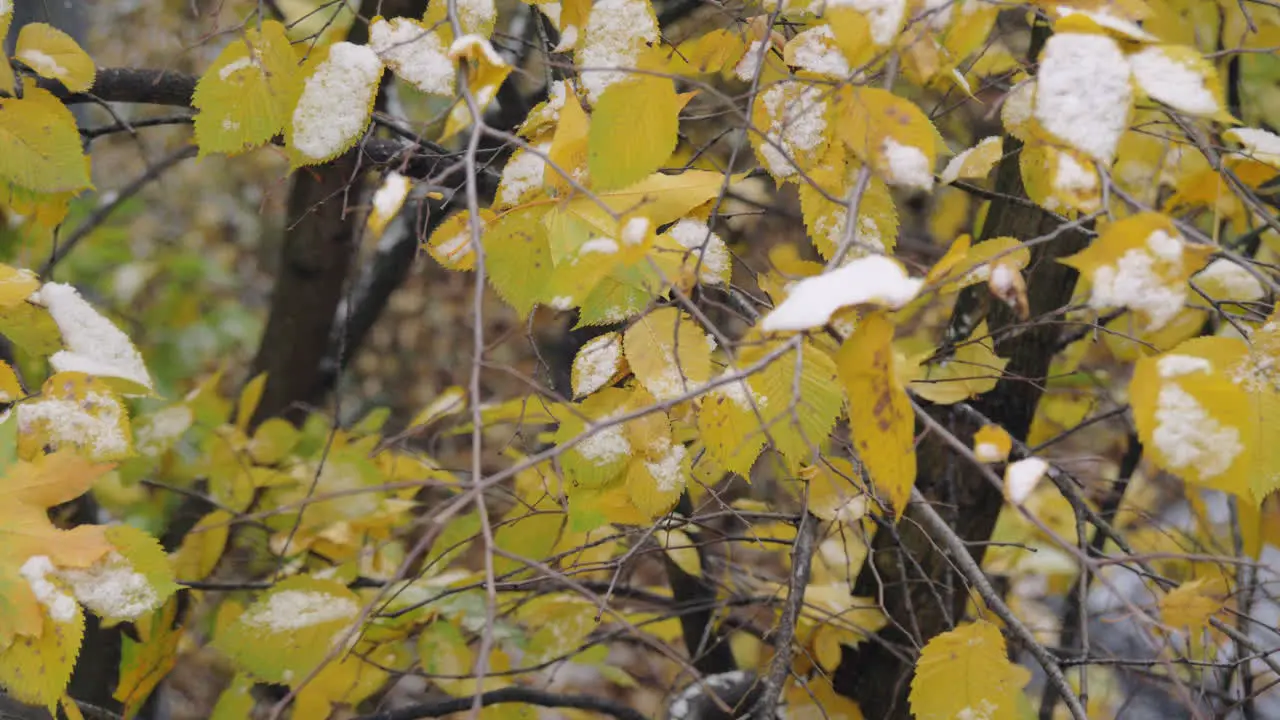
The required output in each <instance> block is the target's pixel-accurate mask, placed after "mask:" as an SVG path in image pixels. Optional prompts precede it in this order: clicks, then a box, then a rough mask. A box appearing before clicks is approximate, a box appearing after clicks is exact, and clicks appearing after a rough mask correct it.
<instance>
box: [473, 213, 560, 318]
mask: <svg viewBox="0 0 1280 720" xmlns="http://www.w3.org/2000/svg"><path fill="white" fill-rule="evenodd" d="M545 212H546V208H543V207H529V208H521V209H518V210H513V211H511V212H509V213H507V214H505V215H503V216H502V217H501V218H498V219H497V220H495V221H494V223H493V224H492V225H491V226H489V227H487V228H485V233H484V238H483V245H484V254H485V272H486V273H487V274H488V276H489V282H490V284H492V285H493V289H494V290H496V291H497V292H498V295H499V296H501V297H502V299H503V300H505V301H507V303H508V304H509V305H511V307H513V308H515V309H516V312H518V313H520V316H521V317H524V316H526V315H528V314H529V311H530V310H532V309H533V306H534V305H535V304H537V303H538V301H539V300H541V299H542V297H543V294H544V293H543V288H544V287H545V286H546V283H547V278H548V277H550V275H551V270H552V262H551V247H550V244H549V241H548V238H547V229H546V225H544V224H543V222H542V215H543V213H545Z"/></svg>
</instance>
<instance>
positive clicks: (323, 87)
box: [285, 42, 382, 166]
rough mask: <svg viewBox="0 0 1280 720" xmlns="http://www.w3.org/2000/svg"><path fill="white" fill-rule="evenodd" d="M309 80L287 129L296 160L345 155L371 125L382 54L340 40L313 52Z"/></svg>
mask: <svg viewBox="0 0 1280 720" xmlns="http://www.w3.org/2000/svg"><path fill="white" fill-rule="evenodd" d="M303 73H304V75H305V76H306V81H305V83H304V85H303V88H302V94H301V96H300V97H299V98H298V103H297V105H296V106H295V107H294V109H293V114H292V115H291V117H290V119H289V123H288V128H287V132H286V133H285V140H286V144H287V145H288V147H289V149H290V150H291V151H292V154H293V162H294V165H296V166H298V165H314V164H317V163H322V162H327V161H329V160H332V159H333V158H335V157H337V156H339V155H341V154H342V153H343V152H345V151H346V150H347V149H348V148H350V147H351V146H352V145H354V144H355V142H356V141H357V140H359V139H360V136H361V135H362V134H363V133H364V131H365V128H366V127H368V125H369V114H370V113H371V112H372V110H373V98H374V96H375V95H376V94H377V92H378V83H379V81H380V80H381V79H382V60H381V59H380V58H379V57H378V54H377V53H376V52H374V51H373V50H372V49H370V48H369V47H368V46H365V45H353V44H351V43H349V42H338V43H334V44H333V45H330V46H329V47H327V48H325V49H322V50H319V51H317V52H315V53H313V54H312V56H311V58H310V59H308V61H307V64H306V66H304V70H303Z"/></svg>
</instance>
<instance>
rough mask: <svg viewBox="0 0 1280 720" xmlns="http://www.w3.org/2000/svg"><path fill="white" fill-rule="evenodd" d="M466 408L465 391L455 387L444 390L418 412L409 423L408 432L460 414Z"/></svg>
mask: <svg viewBox="0 0 1280 720" xmlns="http://www.w3.org/2000/svg"><path fill="white" fill-rule="evenodd" d="M466 407H467V391H466V390H463V389H462V388H461V387H459V386H457V385H453V386H451V387H449V388H446V389H445V390H444V391H442V392H441V393H440V394H439V395H437V396H436V399H435V400H432V401H431V402H430V403H428V404H427V406H426V407H424V408H422V409H421V410H419V411H418V414H417V415H414V416H413V419H412V420H410V421H409V426H408V428H407V429H408V430H412V429H414V428H420V427H425V426H427V425H430V424H431V423H433V422H435V421H437V420H439V419H440V418H443V417H448V416H449V415H453V414H455V413H459V412H462V411H463V410H464V409H466Z"/></svg>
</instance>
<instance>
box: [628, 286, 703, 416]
mask: <svg viewBox="0 0 1280 720" xmlns="http://www.w3.org/2000/svg"><path fill="white" fill-rule="evenodd" d="M709 343H710V338H709V336H708V335H707V334H706V333H705V332H703V330H702V328H701V327H699V325H698V323H697V321H695V320H694V319H693V318H691V317H689V316H688V315H685V314H684V313H682V312H680V311H679V310H678V309H676V308H674V307H666V308H660V309H658V310H655V311H653V312H651V313H649V314H648V315H646V316H644V317H642V318H640V319H639V320H638V321H636V323H635V324H634V325H632V326H631V327H630V328H628V329H627V333H626V336H625V338H624V346H625V348H626V355H627V362H628V363H629V364H630V365H631V370H632V372H634V373H635V375H636V379H637V380H639V381H640V384H641V385H643V386H644V387H645V389H646V390H648V391H649V392H650V393H651V394H652V395H653V396H654V397H655V398H657V399H658V400H671V399H673V398H676V397H679V396H681V395H683V394H685V393H687V392H688V391H690V390H692V389H694V388H697V387H698V386H700V385H703V384H705V383H706V382H707V379H708V377H710V374H711V346H710V344H709Z"/></svg>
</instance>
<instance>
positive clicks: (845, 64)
mask: <svg viewBox="0 0 1280 720" xmlns="http://www.w3.org/2000/svg"><path fill="white" fill-rule="evenodd" d="M756 52H757V53H758V52H759V49H758V48H757V49H756ZM785 57H786V61H787V64H788V65H792V66H795V67H798V68H800V69H801V70H807V71H809V72H811V73H816V74H818V75H827V76H831V77H836V78H845V77H848V75H849V61H848V60H847V59H846V58H845V56H844V53H842V52H840V47H839V46H838V45H837V44H836V35H835V32H834V31H833V30H832V29H831V26H830V25H825V24H824V25H817V26H815V27H812V28H809V29H808V30H804V31H802V32H799V33H796V36H795V37H793V38H791V41H790V42H788V43H787V48H786V54H785ZM751 77H752V75H747V77H746V78H745V79H746V80H748V81H749V80H750V79H751Z"/></svg>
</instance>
